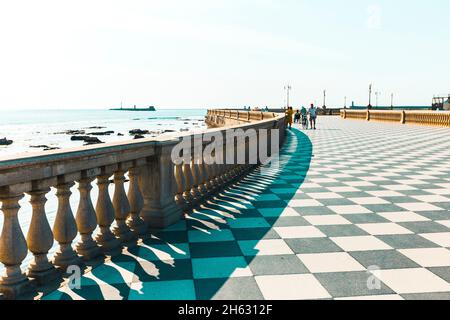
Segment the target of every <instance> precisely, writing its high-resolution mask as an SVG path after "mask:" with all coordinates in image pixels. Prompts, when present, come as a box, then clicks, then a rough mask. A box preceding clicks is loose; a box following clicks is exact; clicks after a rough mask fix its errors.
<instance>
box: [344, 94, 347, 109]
mask: <svg viewBox="0 0 450 320" xmlns="http://www.w3.org/2000/svg"><path fill="white" fill-rule="evenodd" d="M344 109H347V96H345V97H344Z"/></svg>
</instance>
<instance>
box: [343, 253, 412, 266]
mask: <svg viewBox="0 0 450 320" xmlns="http://www.w3.org/2000/svg"><path fill="white" fill-rule="evenodd" d="M350 255H351V256H352V257H353V258H355V259H356V260H358V262H359V263H361V264H362V265H363V266H364V267H366V268H369V267H371V266H377V267H378V268H379V269H407V268H419V267H420V266H419V265H418V264H417V263H415V262H414V261H412V260H410V259H409V258H407V257H405V256H404V255H403V254H401V253H400V252H398V251H396V250H381V251H361V252H351V253H350Z"/></svg>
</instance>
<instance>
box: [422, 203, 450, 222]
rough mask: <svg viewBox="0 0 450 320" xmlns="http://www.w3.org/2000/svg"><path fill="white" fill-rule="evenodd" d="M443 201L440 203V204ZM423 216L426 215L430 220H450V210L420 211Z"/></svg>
mask: <svg viewBox="0 0 450 320" xmlns="http://www.w3.org/2000/svg"><path fill="white" fill-rule="evenodd" d="M441 204H442V203H439V204H438V206H440V205H441ZM419 214H420V215H421V216H424V217H425V218H428V219H430V220H435V221H436V220H450V212H449V211H446V210H444V211H442V210H439V211H421V212H419Z"/></svg>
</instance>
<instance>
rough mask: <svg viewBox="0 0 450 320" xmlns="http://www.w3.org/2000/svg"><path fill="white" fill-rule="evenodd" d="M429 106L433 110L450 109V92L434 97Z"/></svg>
mask: <svg viewBox="0 0 450 320" xmlns="http://www.w3.org/2000/svg"><path fill="white" fill-rule="evenodd" d="M431 108H432V109H433V110H450V94H449V95H448V96H447V97H445V96H438V97H434V98H433V102H432V105H431Z"/></svg>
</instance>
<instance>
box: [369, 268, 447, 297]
mask: <svg viewBox="0 0 450 320" xmlns="http://www.w3.org/2000/svg"><path fill="white" fill-rule="evenodd" d="M374 274H375V276H376V277H377V278H379V279H380V280H381V281H382V282H383V283H384V284H386V285H387V286H388V287H390V288H391V289H392V290H394V291H395V292H397V293H398V294H408V293H431V292H448V291H450V284H449V283H447V282H446V281H445V280H443V279H441V278H440V277H438V276H436V275H435V274H434V273H432V272H431V271H428V270H427V269H397V270H377V271H374Z"/></svg>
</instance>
